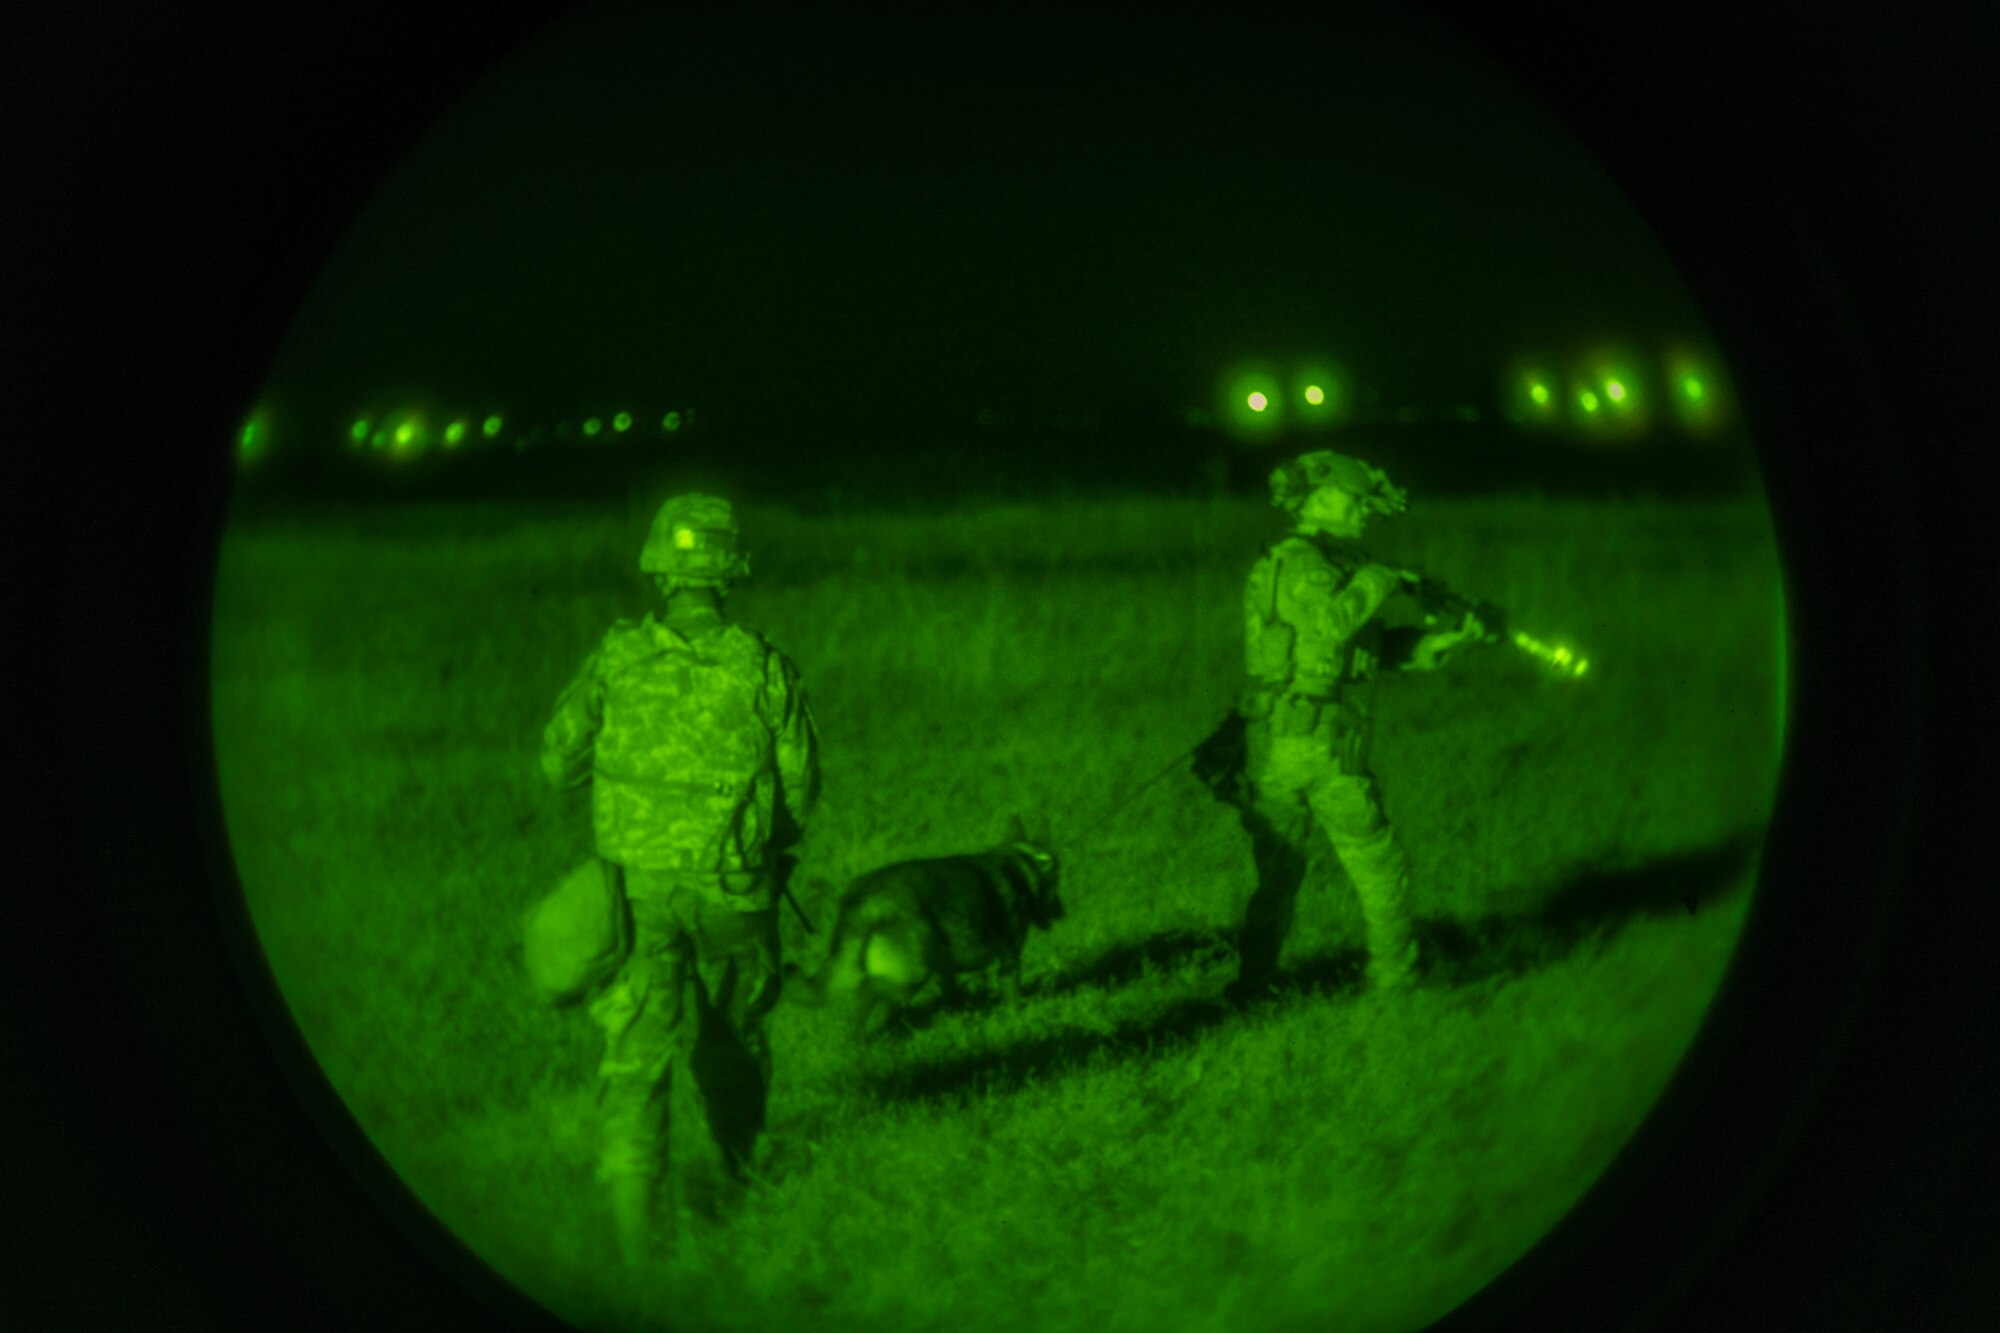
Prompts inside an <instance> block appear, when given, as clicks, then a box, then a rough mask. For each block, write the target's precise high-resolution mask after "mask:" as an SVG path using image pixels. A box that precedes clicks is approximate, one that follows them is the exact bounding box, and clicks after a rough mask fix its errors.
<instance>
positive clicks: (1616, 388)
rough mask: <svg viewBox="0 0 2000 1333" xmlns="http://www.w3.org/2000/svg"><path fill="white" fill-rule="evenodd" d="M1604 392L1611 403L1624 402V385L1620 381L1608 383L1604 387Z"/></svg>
mask: <svg viewBox="0 0 2000 1333" xmlns="http://www.w3.org/2000/svg"><path fill="white" fill-rule="evenodd" d="M1604 392H1605V395H1606V396H1607V397H1609V398H1610V399H1611V401H1612V402H1614V403H1622V402H1624V401H1625V385H1624V383H1623V382H1622V381H1619V380H1612V381H1611V382H1610V383H1608V384H1606V385H1605V386H1604Z"/></svg>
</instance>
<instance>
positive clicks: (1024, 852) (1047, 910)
mask: <svg viewBox="0 0 2000 1333" xmlns="http://www.w3.org/2000/svg"><path fill="white" fill-rule="evenodd" d="M1007 847H1008V849H1009V850H1010V851H1012V852H1013V853H1014V855H1015V856H1016V857H1017V858H1018V862H1019V864H1020V866H1021V868H1022V869H1023V870H1025V871H1027V879H1028V889H1029V893H1028V901H1027V903H1026V904H1025V906H1026V908H1027V913H1026V914H1027V918H1028V920H1029V921H1030V922H1032V923H1033V924H1035V925H1037V926H1040V927H1041V928H1042V929H1044V930H1046V929H1048V928H1049V927H1050V926H1052V925H1054V924H1055V923H1056V922H1058V921H1060V920H1062V918H1063V902H1062V895H1061V892H1060V887H1061V881H1062V865H1061V863H1060V862H1058V861H1057V860H1056V854H1055V851H1054V849H1053V848H1051V847H1050V846H1049V843H1048V839H1047V837H1046V836H1044V837H1035V836H1031V835H1030V834H1029V833H1028V831H1027V829H1026V828H1025V827H1024V826H1023V825H1022V823H1021V820H1020V817H1019V816H1016V817H1015V818H1013V819H1011V820H1009V821H1008V823H1007Z"/></svg>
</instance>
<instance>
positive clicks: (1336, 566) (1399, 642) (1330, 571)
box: [1241, 532, 1418, 729]
mask: <svg viewBox="0 0 2000 1333" xmlns="http://www.w3.org/2000/svg"><path fill="white" fill-rule="evenodd" d="M1401 587H1402V580H1401V579H1400V578H1399V577H1398V576H1397V575H1396V573H1395V571H1393V570H1391V569H1390V568H1389V567H1388V566H1386V565H1382V564H1379V563H1377V562H1376V561H1374V560H1373V559H1372V558H1371V557H1370V556H1369V555H1368V553H1367V552H1366V551H1363V550H1362V549H1361V548H1360V547H1358V546H1356V545H1355V544H1354V543H1352V542H1345V541H1339V540H1336V539H1333V538H1329V537H1324V536H1311V535H1307V534H1305V533H1299V532H1291V533H1287V534H1286V535H1285V536H1283V537H1281V538H1280V539H1279V540H1278V541H1276V542H1274V543H1273V544H1272V545H1271V546H1270V548H1269V549H1267V550H1266V551H1265V552H1264V554H1263V555H1262V556H1261V557H1260V558H1259V559H1258V561H1257V563H1256V564H1255V565H1253V566H1252V567H1251V570H1250V577H1249V579H1248V580H1247V581H1246V583H1245V584H1244V589H1243V620H1244V639H1243V643H1244V668H1245V670H1246V672H1247V673H1248V675H1249V682H1248V688H1247V689H1246V691H1245V694H1244V699H1243V703H1242V706H1241V711H1242V713H1243V715H1244V716H1245V717H1246V718H1250V719H1252V720H1257V719H1260V718H1263V717H1268V716H1270V715H1271V713H1272V710H1273V708H1274V707H1275V706H1277V705H1279V704H1281V703H1284V702H1286V701H1294V702H1299V703H1312V704H1315V705H1331V706H1332V709H1333V711H1334V713H1335V714H1336V715H1337V716H1340V717H1343V718H1344V719H1345V720H1346V721H1347V722H1348V723H1349V724H1350V725H1354V726H1361V725H1365V724H1366V722H1367V720H1368V714H1369V712H1370V708H1369V697H1368V691H1367V690H1365V689H1356V688H1353V687H1354V686H1356V685H1365V684H1366V683H1368V682H1369V681H1371V680H1372V679H1373V677H1374V675H1375V672H1376V670H1377V669H1378V668H1379V667H1382V666H1385V665H1386V666H1392V667H1401V666H1404V665H1406V664H1407V663H1408V662H1409V661H1410V657H1411V654H1412V652H1413V651H1414V650H1415V647H1416V640H1417V637H1418V636H1417V632H1413V631H1409V630H1385V629H1384V627H1383V626H1382V624H1381V622H1380V621H1379V620H1378V619H1377V618H1376V613H1377V612H1378V611H1379V610H1381V608H1382V605H1383V603H1384V602H1386V601H1387V600H1388V599H1389V597H1390V596H1391V595H1392V594H1394V593H1395V592H1397V591H1398V590H1399V589H1400V588H1401ZM1311 711H1312V712H1313V713H1314V715H1315V717H1317V715H1318V714H1319V713H1320V712H1321V711H1323V710H1322V709H1319V708H1315V709H1313V710H1311ZM1307 729H1310V726H1308V728H1307Z"/></svg>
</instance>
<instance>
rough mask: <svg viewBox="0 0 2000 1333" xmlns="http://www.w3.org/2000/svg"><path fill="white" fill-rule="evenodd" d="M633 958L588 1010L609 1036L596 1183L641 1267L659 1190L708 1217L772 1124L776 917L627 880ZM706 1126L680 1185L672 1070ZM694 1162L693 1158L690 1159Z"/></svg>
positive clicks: (683, 1159)
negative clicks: (770, 1033)
mask: <svg viewBox="0 0 2000 1333" xmlns="http://www.w3.org/2000/svg"><path fill="white" fill-rule="evenodd" d="M625 887H626V895H627V899H628V901H629V902H630V904H631V910H632V953H631V956H630V957H629V958H628V959H627V960H626V963H625V966H624V967H623V968H622V969H621V970H620V971H619V974H618V976H617V977H616V978H615V979H614V980H613V981H612V982H611V984H610V985H609V986H607V987H606V988H605V990H604V991H603V993H602V994H600V995H599V996H598V997H597V998H596V999H595V1000H594V1001H593V1002H592V1003H591V1006H590V1014H591V1018H592V1019H593V1020H594V1021H595V1022H596V1023H597V1025H598V1026H599V1027H601V1028H603V1030H604V1036H605V1049H604V1059H603V1061H602V1063H601V1064H600V1065H599V1066H598V1079H599V1088H598V1098H599V1104H600V1106H601V1107H602V1117H603V1118H602V1137H601V1150H600V1155H599V1158H598V1168H597V1174H598V1179H599V1180H600V1181H602V1182H604V1183H605V1184H606V1185H608V1186H609V1187H610V1189H611V1193H612V1203H613V1211H614V1214H615V1219H616V1221H617V1224H618V1228H619V1236H620V1243H621V1245H623V1246H624V1248H625V1252H626V1257H627V1260H628V1261H629V1262H633V1263H637V1262H639V1261H640V1259H641V1258H642V1257H643V1253H644V1251H645V1249H646V1246H647V1244H648V1241H649V1233H650V1227H651V1218H652V1211H653V1202H654V1199H655V1197H656V1193H657V1191H658V1190H659V1188H660V1187H661V1186H662V1185H666V1184H669V1183H671V1184H672V1185H674V1186H675V1187H677V1188H676V1194H677V1196H678V1197H677V1202H678V1203H680V1204H681V1205H682V1206H688V1205H690V1204H692V1205H693V1206H694V1207H696V1208H697V1209H700V1208H702V1207H703V1206H704V1204H705V1203H706V1202H710V1201H712V1193H713V1191H714V1190H716V1189H728V1188H731V1187H733V1186H735V1185H738V1184H740V1183H741V1182H742V1180H743V1171H744V1166H745V1164H746V1163H747V1162H748V1160H749V1157H750V1152H751V1149H752V1148H753V1147H754V1146H755V1144H756V1141H757V1136H758V1134H759V1133H760V1132H761V1131H762V1130H763V1127H764V1111H765V1101H766V1097H767V1095H768V1092H769V1088H770V1082H771V1050H770V1043H769V1040H768V1039H767V1037H766V1035H765V1033H764V1030H763V1024H764V1018H765V1016H766V1015H767V1014H769V1013H770V1011H771V1009H772V1007H773V1006H774V1005H775V1004H776V1003H777V1001H778V986H779V956H778V915H777V912H776V911H775V910H761V911H750V912H745V911H739V910H735V909H733V908H731V907H728V906H726V905H724V904H722V903H720V902H719V901H717V900H716V899H715V898H713V897H710V896H706V895H704V894H703V893H701V892H699V891H698V890H695V889H692V888H689V887H687V886H685V885H683V884H679V883H677V882H676V881H675V880H674V878H673V877H672V876H670V875H663V874H658V873H649V872H647V871H643V870H627V871H626V872H625ZM677 1069H679V1070H682V1071H684V1075H683V1077H682V1079H680V1080H679V1082H680V1084H681V1088H682V1090H683V1091H684V1092H687V1093H691V1094H692V1098H691V1100H693V1101H694V1102H695V1103H696V1105H697V1106H698V1107H699V1113H700V1114H699V1119H700V1120H701V1121H702V1122H704V1123H701V1124H699V1125H698V1126H696V1125H691V1126H684V1129H686V1130H693V1131H695V1132H692V1133H687V1132H684V1133H683V1134H681V1135H680V1138H681V1140H682V1141H683V1143H684V1144H685V1145H686V1147H687V1148H688V1149H689V1151H688V1152H687V1153H686V1154H685V1155H682V1154H674V1155H673V1157H674V1160H673V1161H672V1162H671V1166H672V1167H673V1171H672V1180H671V1181H670V1180H669V1166H670V1154H669V1151H668V1147H669V1129H670V1126H671V1123H672V1120H673V1117H672V1115H671V1114H670V1112H671V1108H672V1104H673V1097H674V1093H675V1085H676V1082H677V1080H676V1078H675V1071H676V1070H677ZM689 1157H692V1158H693V1159H694V1160H692V1161H690V1160H688V1158H689Z"/></svg>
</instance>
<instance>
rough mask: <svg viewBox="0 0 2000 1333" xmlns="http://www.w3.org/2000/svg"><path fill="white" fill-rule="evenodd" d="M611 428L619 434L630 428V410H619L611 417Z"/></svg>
mask: <svg viewBox="0 0 2000 1333" xmlns="http://www.w3.org/2000/svg"><path fill="white" fill-rule="evenodd" d="M611 429H613V430H615V431H617V432H618V433H619V434H620V435H623V434H624V433H625V432H626V431H628V430H630V429H632V414H631V413H630V412H620V413H619V414H618V415H617V416H615V417H613V418H611Z"/></svg>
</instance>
